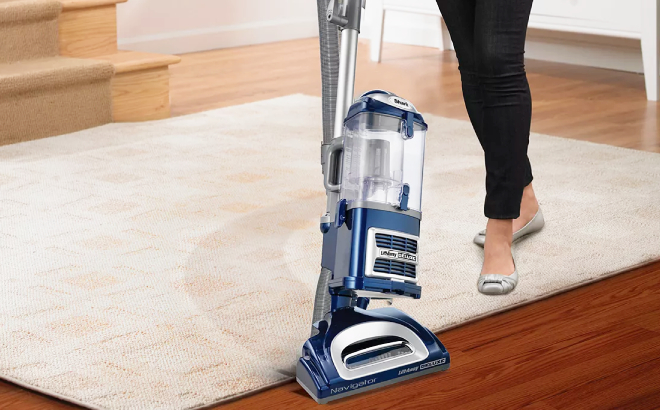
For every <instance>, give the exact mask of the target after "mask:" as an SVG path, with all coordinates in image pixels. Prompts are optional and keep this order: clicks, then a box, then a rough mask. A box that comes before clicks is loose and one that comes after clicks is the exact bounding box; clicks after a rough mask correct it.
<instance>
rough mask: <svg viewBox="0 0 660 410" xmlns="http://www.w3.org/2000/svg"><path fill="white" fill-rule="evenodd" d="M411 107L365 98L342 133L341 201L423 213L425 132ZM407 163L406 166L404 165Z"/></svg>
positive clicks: (383, 96) (376, 96) (396, 100)
mask: <svg viewBox="0 0 660 410" xmlns="http://www.w3.org/2000/svg"><path fill="white" fill-rule="evenodd" d="M399 106H402V107H406V108H407V109H411V110H414V107H413V106H412V104H410V103H409V102H407V101H405V100H403V99H402V98H400V97H397V96H394V95H393V94H390V93H386V92H383V91H376V92H372V93H368V94H365V95H364V96H363V97H362V98H361V99H359V100H358V101H357V102H356V104H354V105H353V107H352V108H351V110H350V111H349V114H348V118H347V120H346V122H345V127H344V165H343V171H342V175H343V178H342V185H341V199H343V200H346V202H347V204H348V205H349V206H350V205H355V204H362V203H372V204H375V203H378V204H382V205H390V206H393V207H397V208H401V209H405V210H408V209H411V210H414V211H417V212H421V211H422V179H423V169H424V146H425V140H426V130H427V126H426V124H425V123H424V120H423V118H422V117H421V115H419V114H417V113H416V112H412V111H402V110H401V109H399V108H398V107H399ZM404 159H405V161H404Z"/></svg>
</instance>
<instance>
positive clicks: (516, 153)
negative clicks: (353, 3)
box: [436, 0, 533, 219]
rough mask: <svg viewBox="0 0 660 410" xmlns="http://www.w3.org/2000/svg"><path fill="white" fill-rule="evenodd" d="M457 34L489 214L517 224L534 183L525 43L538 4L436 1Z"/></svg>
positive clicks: (529, 0) (525, 1) (515, 0)
mask: <svg viewBox="0 0 660 410" xmlns="http://www.w3.org/2000/svg"><path fill="white" fill-rule="evenodd" d="M436 1H437V3H438V7H439V8H440V12H441V13H442V16H443V18H444V19H445V22H446V23H447V28H448V29H449V33H450V34H451V38H452V40H453V42H454V47H455V49H456V56H457V57H458V63H459V70H460V72H461V80H462V83H463V97H464V99H465V106H466V107H467V111H468V114H469V116H470V121H471V122H472V126H473V127H474V131H475V132H476V134H477V137H478V138H479V142H480V143H481V146H482V148H483V150H484V153H485V158H486V201H485V205H484V213H485V215H486V217H488V218H491V219H516V218H518V217H519V216H520V201H521V200H522V195H523V190H524V188H525V187H526V186H527V185H529V184H530V183H531V182H532V179H533V177H532V167H531V165H530V163H529V158H528V157H527V147H528V145H529V132H530V126H531V120H532V96H531V93H530V90H529V83H528V82H527V74H526V73H525V57H524V54H525V38H526V34H527V25H528V23H529V15H530V12H531V8H532V0H436Z"/></svg>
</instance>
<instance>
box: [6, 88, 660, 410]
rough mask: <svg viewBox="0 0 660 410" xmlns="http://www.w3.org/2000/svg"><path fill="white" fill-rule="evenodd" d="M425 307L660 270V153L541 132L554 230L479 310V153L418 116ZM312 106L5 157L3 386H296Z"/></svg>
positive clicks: (72, 396) (138, 399) (180, 123)
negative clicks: (659, 263) (654, 263)
mask: <svg viewBox="0 0 660 410" xmlns="http://www.w3.org/2000/svg"><path fill="white" fill-rule="evenodd" d="M427 121H428V123H429V125H430V136H429V141H428V150H427V166H426V181H425V187H424V221H423V224H422V232H423V233H422V242H421V246H422V247H421V252H422V259H421V260H422V261H423V265H422V271H421V283H422V285H423V286H424V295H423V298H422V300H421V301H398V302H395V305H397V306H398V307H400V308H402V309H404V310H405V311H407V312H408V313H411V314H412V315H413V316H415V317H416V318H418V319H419V320H420V321H421V322H422V323H423V324H425V325H426V326H428V327H430V328H431V329H433V330H441V329H445V328H448V327H451V326H455V325H457V324H459V323H462V322H466V321H469V320H472V319H475V318H477V317H481V316H485V315H489V314H492V313H494V312H497V311H501V310H504V309H508V308H511V307H513V306H516V305H520V304H523V303H527V302H530V301H533V300H537V299H539V298H544V297H547V296H548V295H550V294H553V293H557V292H559V291H562V290H566V289H568V288H572V287H575V286H578V285H581V284H584V283H587V282H592V281H596V280H600V279H602V278H604V277H606V276H609V275H612V274H614V273H616V272H620V271H621V270H624V269H626V268H629V267H632V266H634V265H639V264H641V263H644V262H648V261H651V260H653V259H658V258H660V156H659V155H657V154H651V153H645V152H638V151H632V150H627V149H620V148H612V147H608V146H603V145H595V144H591V143H585V142H577V141H572V140H567V139H561V138H554V137H548V136H542V135H534V136H533V137H532V143H531V153H530V156H531V159H532V162H533V164H534V167H535V175H536V188H537V191H538V194H539V196H540V198H541V200H542V206H543V209H544V212H545V215H546V218H547V222H548V223H547V227H546V229H545V230H544V231H543V232H542V233H541V234H539V235H537V236H535V237H533V238H530V239H529V240H527V241H525V242H522V243H521V244H520V245H519V246H517V248H516V255H517V264H518V267H519V269H520V272H521V282H520V285H519V287H518V289H517V290H516V291H515V292H514V293H513V294H511V295H509V296H506V297H487V296H483V295H480V294H479V293H478V292H477V289H476V281H477V277H478V274H479V270H480V267H481V257H482V251H481V250H480V249H479V248H477V247H476V246H474V245H473V244H472V237H473V235H474V233H475V232H477V231H478V230H480V229H482V228H483V227H484V223H485V219H484V218H483V217H482V201H483V196H484V192H483V181H484V169H483V165H482V164H483V160H482V153H481V149H480V147H479V145H478V142H477V139H476V138H475V137H474V136H473V133H472V129H471V127H470V125H469V124H468V123H467V122H462V121H455V120H448V119H444V118H438V117H433V116H427ZM320 122H321V119H320V101H319V99H317V98H313V97H306V96H301V95H297V96H290V97H286V98H282V99H276V100H270V101H263V102H258V103H254V104H248V105H244V106H238V107H231V108H225V109H221V110H217V111H211V112H206V113H202V114H197V115H191V116H187V117H180V118H174V119H170V120H166V121H160V122H153V123H142V124H114V125H108V126H104V127H101V128H96V129H93V130H88V131H84V132H79V133H76V134H71V135H65V136H61V137H56V138H50V139H45V140H41V141H35V142H28V143H23V144H18V145H12V146H7V147H2V148H0V292H1V293H0V375H1V376H2V377H4V378H5V379H8V380H11V381H14V382H16V383H19V384H22V385H25V386H28V387H31V388H34V389H37V390H40V391H42V392H46V393H48V394H52V395H54V396H58V397H61V398H65V399H67V400H71V401H75V402H77V403H80V404H84V405H87V406H89V407H94V408H105V409H129V408H130V409H184V408H186V409H187V408H195V407H199V406H203V405H208V404H211V403H213V402H218V401H221V400H224V399H227V398H231V397H232V396H236V395H241V394H245V393H247V392H250V391H253V390H256V389H260V388H264V387H266V386H269V385H273V384H276V383H279V382H282V381H284V380H287V379H289V378H290V377H291V376H292V375H293V373H294V365H295V362H296V359H297V356H298V352H299V350H300V347H301V346H302V343H303V342H304V340H305V339H306V338H307V336H308V332H309V325H310V317H311V311H312V295H313V294H314V289H315V286H316V280H317V275H318V273H319V262H320V250H321V234H320V233H319V232H318V218H319V216H320V214H321V212H322V211H323V209H324V204H325V201H324V192H323V190H322V181H321V173H320V165H319V163H318V158H319V144H320V140H321V136H320Z"/></svg>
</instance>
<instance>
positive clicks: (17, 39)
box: [0, 0, 62, 64]
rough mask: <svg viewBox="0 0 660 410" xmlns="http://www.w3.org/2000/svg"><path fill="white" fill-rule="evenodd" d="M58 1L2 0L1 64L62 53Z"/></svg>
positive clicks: (60, 7)
mask: <svg viewBox="0 0 660 410" xmlns="http://www.w3.org/2000/svg"><path fill="white" fill-rule="evenodd" d="M61 10H62V5H61V4H60V2H59V1H55V0H0V64H2V63H10V62H14V61H20V60H29V59H35V58H43V57H54V56H56V55H58V54H59V48H58V43H57V18H58V16H59V15H60V11H61Z"/></svg>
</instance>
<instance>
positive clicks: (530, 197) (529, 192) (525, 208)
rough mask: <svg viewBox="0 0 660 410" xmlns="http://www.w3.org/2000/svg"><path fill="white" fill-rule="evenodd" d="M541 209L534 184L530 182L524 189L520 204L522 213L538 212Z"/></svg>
mask: <svg viewBox="0 0 660 410" xmlns="http://www.w3.org/2000/svg"><path fill="white" fill-rule="evenodd" d="M538 210H539V201H538V199H537V198H536V193H535V192H534V188H533V187H532V184H529V185H528V186H526V187H525V189H524V191H523V197H522V201H521V204H520V213H521V214H526V215H529V214H532V215H534V214H536V213H537V212H538Z"/></svg>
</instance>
